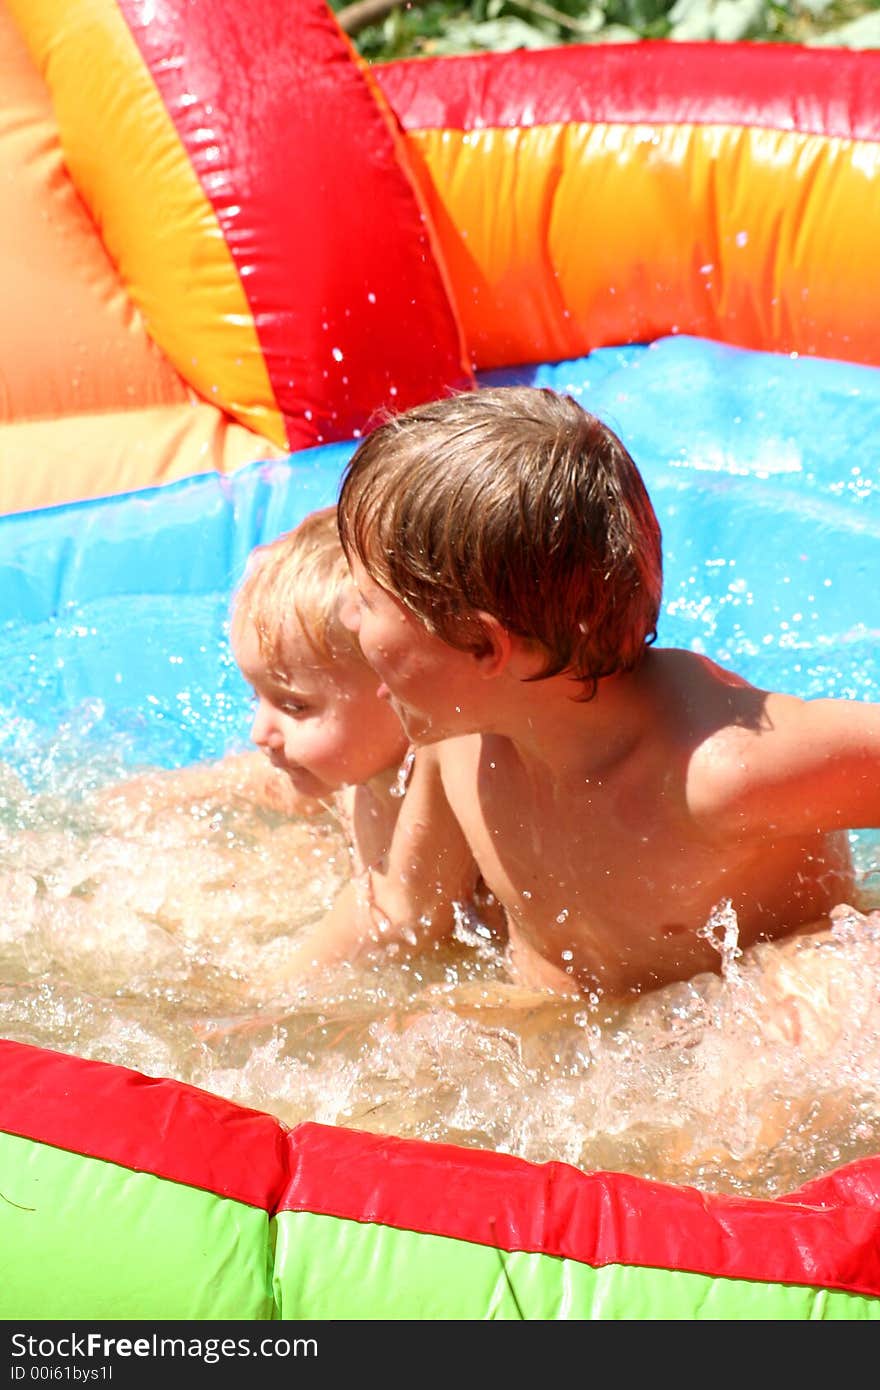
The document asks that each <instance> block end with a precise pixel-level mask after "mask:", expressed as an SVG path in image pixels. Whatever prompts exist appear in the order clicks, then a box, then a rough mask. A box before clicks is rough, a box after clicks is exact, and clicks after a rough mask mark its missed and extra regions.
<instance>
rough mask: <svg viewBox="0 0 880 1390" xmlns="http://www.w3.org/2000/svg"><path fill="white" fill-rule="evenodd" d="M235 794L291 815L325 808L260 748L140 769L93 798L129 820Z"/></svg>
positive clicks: (106, 812)
mask: <svg viewBox="0 0 880 1390" xmlns="http://www.w3.org/2000/svg"><path fill="white" fill-rule="evenodd" d="M232 800H238V801H245V802H247V803H248V804H249V805H253V806H262V807H265V808H267V809H269V810H273V811H279V812H281V813H283V814H286V815H291V816H294V815H300V816H309V815H314V814H316V812H319V811H321V810H323V809H324V808H323V807H322V806H321V803H320V802H318V801H315V800H314V799H313V798H312V797H308V796H302V795H301V794H300V793H299V792H297V791H296V790H295V788H294V787H293V785H292V783H291V781H290V778H289V777H287V775H286V774H285V773H283V772H281V771H280V770H279V769H278V768H275V767H272V765H271V763H269V762H267V760H266V758H265V756H264V755H263V754H262V753H257V752H247V753H238V754H230V755H228V756H227V757H225V758H222V759H221V760H220V761H219V762H216V763H199V764H196V765H194V766H192V767H182V768H177V769H174V770H171V771H165V770H157V771H155V772H144V773H140V774H139V775H138V776H136V777H130V778H128V779H127V780H126V781H125V782H119V783H117V784H116V785H114V786H112V787H106V788H104V789H103V790H102V791H100V792H98V793H96V794H95V796H94V798H93V804H94V805H95V806H96V808H97V809H98V810H100V811H101V812H102V813H103V814H104V815H109V816H112V817H114V818H117V819H119V818H121V819H122V820H123V822H124V823H128V822H129V821H130V819H131V817H132V816H135V817H137V816H138V815H155V814H157V813H158V812H164V811H169V810H172V811H185V810H186V809H187V808H188V807H190V806H192V805H193V804H195V803H204V802H229V801H232Z"/></svg>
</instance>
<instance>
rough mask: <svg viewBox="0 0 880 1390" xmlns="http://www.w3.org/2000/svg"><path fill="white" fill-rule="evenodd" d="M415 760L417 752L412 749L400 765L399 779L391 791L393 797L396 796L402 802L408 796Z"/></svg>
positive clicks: (396, 779) (397, 778) (398, 770)
mask: <svg viewBox="0 0 880 1390" xmlns="http://www.w3.org/2000/svg"><path fill="white" fill-rule="evenodd" d="M415 760H416V750H415V749H414V748H410V749H409V750H408V752H407V755H406V757H405V758H404V760H403V762H402V763H401V764H400V767H399V768H398V769H397V777H396V778H395V781H394V786H393V787H392V788H391V791H390V795H391V796H396V797H398V798H399V799H401V800H402V799H403V797H404V796H406V789H407V787H408V786H409V779H410V777H411V775H412V770H413V763H414V762H415Z"/></svg>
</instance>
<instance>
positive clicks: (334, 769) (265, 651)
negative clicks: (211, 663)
mask: <svg viewBox="0 0 880 1390" xmlns="http://www.w3.org/2000/svg"><path fill="white" fill-rule="evenodd" d="M349 588H350V575H349V571H348V565H347V563H346V560H345V556H344V554H343V552H342V548H341V546H340V543H339V536H338V532H337V528H336V509H335V508H334V507H327V508H325V509H323V510H321V511H318V512H314V513H312V514H311V515H310V516H308V517H307V518H306V519H305V520H304V521H303V522H302V523H301V524H300V525H299V526H297V527H296V528H295V529H294V530H293V531H291V532H289V533H287V534H285V535H282V536H281V537H279V538H278V539H277V540H275V541H273V542H272V543H271V544H269V545H265V546H261V547H258V548H257V549H256V550H255V551H254V552H253V554H252V555H251V557H250V559H249V562H248V566H247V569H246V572H245V576H244V579H243V580H242V582H241V585H240V586H239V588H238V590H237V592H236V594H235V598H234V602H233V609H232V618H231V629H230V636H231V642H232V650H233V654H234V656H235V660H236V662H237V664H238V666H239V668H240V670H241V672H242V675H243V676H244V678H245V680H246V681H247V682H248V684H249V685H250V687H251V689H252V691H253V697H254V704H255V708H254V716H253V723H252V727H251V739H252V741H253V742H254V743H255V744H256V746H257V748H258V749H259V750H260V751H259V752H258V753H249V754H243V755H241V756H237V757H231V758H227V759H224V760H223V761H222V762H221V763H219V764H214V765H212V766H209V767H199V768H192V769H185V770H183V771H181V772H175V773H167V774H152V775H148V776H146V777H144V778H138V779H134V780H133V781H131V782H129V783H126V784H124V785H123V786H121V787H118V788H114V789H113V790H112V791H111V792H109V793H107V794H106V796H105V797H104V809H105V811H108V812H109V813H110V814H111V815H113V816H114V818H116V819H118V818H119V817H120V815H121V814H122V813H123V811H124V812H125V818H126V822H127V823H130V821H131V818H132V814H134V815H136V814H137V808H140V810H141V813H142V814H144V815H146V816H148V817H152V816H154V815H155V814H156V813H157V812H161V811H164V810H166V809H168V808H169V807H174V808H177V809H180V808H181V806H182V805H184V804H186V805H187V806H191V807H193V808H194V809H196V810H199V809H200V806H199V803H201V804H202V807H203V806H204V803H205V802H206V801H207V802H211V801H215V802H216V801H217V800H222V801H223V802H224V804H230V802H232V801H234V800H237V801H240V802H246V803H247V804H249V805H258V806H267V807H270V808H272V809H274V810H278V811H281V812H284V813H288V814H307V815H308V814H312V813H313V812H314V811H315V810H320V809H322V808H327V809H330V810H332V811H333V812H334V813H335V814H336V815H337V816H338V818H339V819H340V820H341V821H342V824H343V827H344V829H345V831H346V834H347V836H348V839H349V843H350V846H351V856H352V866H351V867H352V879H351V882H350V883H349V884H348V885H347V886H346V887H345V888H343V890H342V893H341V895H340V898H339V899H338V901H337V903H336V904H335V905H334V908H333V909H331V911H330V913H329V914H328V915H327V916H326V917H325V918H324V919H323V920H322V921H321V922H320V923H319V924H318V925H317V926H316V927H315V928H313V929H310V930H308V931H307V932H303V933H302V935H301V938H297V941H296V945H295V947H294V948H293V950H292V951H291V952H289V953H288V955H287V957H286V960H285V968H284V975H285V980H284V981H282V980H279V979H277V978H273V980H272V981H271V985H272V988H273V990H276V991H277V989H278V988H279V987H280V986H283V984H284V983H285V982H286V981H289V982H291V983H293V984H296V983H299V982H300V981H302V980H303V979H304V977H305V976H306V975H308V974H309V973H310V972H311V971H313V970H314V969H316V968H320V967H323V966H327V965H331V964H333V963H334V962H336V961H339V960H342V959H346V960H347V959H351V958H353V957H354V956H355V955H357V954H358V952H360V951H361V950H363V949H369V948H370V947H371V946H372V945H373V944H375V943H377V942H381V943H383V944H384V943H385V942H387V941H390V940H393V939H395V936H396V934H395V932H394V931H393V930H390V929H389V926H388V924H387V923H385V922H384V921H381V920H380V919H379V918H377V917H376V916H375V914H373V915H371V914H370V913H368V912H367V913H366V914H364V913H360V914H359V912H358V903H359V895H363V894H364V892H365V884H366V879H365V874H366V872H367V870H368V869H370V868H372V869H373V870H376V871H379V870H380V869H381V868H382V866H383V863H384V858H385V855H386V854H387V851H388V848H389V845H390V843H391V839H392V835H393V831H394V825H395V822H396V820H397V815H398V811H399V808H400V805H401V792H402V789H403V781H402V779H403V771H402V765H404V764H409V763H411V762H412V758H409V759H408V758H407V751H408V747H409V742H408V739H407V737H406V734H405V733H404V731H403V728H402V726H401V724H400V721H399V719H398V718H397V715H396V714H395V712H394V710H393V709H392V708H391V707H390V705H389V704H388V703H387V702H386V701H382V700H379V699H377V687H378V679H377V677H376V675H375V673H374V672H373V671H372V669H371V668H370V667H369V666H368V665H367V663H366V661H365V660H364V657H363V655H362V653H361V651H360V648H359V646H358V642H357V638H356V637H355V636H354V635H353V634H352V633H351V632H350V631H349V630H348V629H347V628H346V627H345V626H344V625H343V623H342V622H341V620H340V605H341V604H342V602H343V601H344V599H345V598H346V594H347V591H348V589H349ZM267 760H268V761H267ZM404 770H405V769H404ZM409 776H410V780H411V781H412V782H413V783H414V784H415V785H416V786H417V787H418V785H419V780H420V770H419V768H418V767H417V766H416V767H414V768H412V770H411V771H410V772H409ZM198 824H199V825H201V824H202V819H199V820H198ZM349 899H351V902H349ZM401 935H402V936H406V937H407V938H408V939H409V938H411V939H413V940H415V939H416V938H415V936H414V934H413V933H412V932H411V931H410V930H409V929H408V928H407V929H406V930H405V931H404V932H402V933H401ZM420 935H422V936H428V937H430V935H431V933H430V932H429V931H422V932H421V933H420Z"/></svg>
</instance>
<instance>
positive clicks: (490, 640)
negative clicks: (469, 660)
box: [475, 611, 513, 680]
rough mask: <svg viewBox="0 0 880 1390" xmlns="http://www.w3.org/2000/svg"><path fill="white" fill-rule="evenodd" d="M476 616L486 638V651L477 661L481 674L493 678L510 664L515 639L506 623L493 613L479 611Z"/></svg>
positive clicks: (487, 678)
mask: <svg viewBox="0 0 880 1390" xmlns="http://www.w3.org/2000/svg"><path fill="white" fill-rule="evenodd" d="M476 617H477V620H478V621H479V624H480V627H481V628H482V629H483V633H484V636H485V638H486V651H484V652H483V653H481V655H480V656H478V657H475V661H476V663H477V667H478V669H479V672H480V675H481V676H483V677H484V679H486V680H491V678H492V677H493V676H500V675H501V672H502V671H504V670H505V668H506V667H507V666H508V665H509V664H510V659H511V657H512V656H513V641H512V638H511V636H510V633H509V632H508V631H507V628H506V627H505V626H504V624H503V623H501V622H499V621H498V619H497V618H494V617H493V616H492V614H491V613H483V612H482V611H478V612H477V614H476Z"/></svg>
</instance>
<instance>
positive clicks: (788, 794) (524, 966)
mask: <svg viewBox="0 0 880 1390" xmlns="http://www.w3.org/2000/svg"><path fill="white" fill-rule="evenodd" d="M339 523H340V533H341V537H342V543H343V546H344V548H345V551H346V553H347V555H348V559H349V563H350V565H351V569H352V572H353V575H354V579H355V584H356V589H357V594H358V604H357V607H356V608H354V609H351V610H349V612H348V613H347V619H346V620H347V621H348V623H349V625H350V626H352V628H353V629H356V630H357V632H358V635H359V640H360V644H361V648H362V650H363V652H364V655H365V656H366V658H367V660H368V661H369V662H370V664H371V666H372V667H373V669H374V670H375V671H376V673H377V674H378V675H379V677H380V678H381V681H382V685H381V686H380V693H381V694H382V695H384V696H386V697H388V699H389V700H390V703H391V704H392V706H393V708H394V709H396V710H397V712H398V714H399V715H400V718H401V721H402V723H403V726H404V728H405V730H406V732H407V734H408V736H409V738H410V739H411V740H412V741H413V742H414V743H415V744H417V745H419V746H420V751H419V759H420V762H421V771H422V781H421V784H420V787H419V788H418V791H417V792H411V793H410V794H409V795H408V796H407V799H406V802H405V803H404V808H403V811H402V813H401V818H400V820H399V822H398V825H397V831H396V834H395V844H394V850H393V853H392V855H391V856H390V858H389V860H388V862H387V865H386V866H385V867H384V868H383V869H382V871H379V872H375V873H374V874H373V876H372V878H373V911H374V912H379V913H381V914H382V915H383V917H384V918H386V919H387V920H389V921H390V922H392V923H393V924H395V926H396V928H397V929H398V930H399V929H400V926H401V924H402V923H404V922H407V921H409V922H412V921H418V920H421V921H425V920H430V921H431V923H432V929H433V930H434V931H437V932H439V931H440V930H441V929H442V923H443V919H444V917H446V918H448V913H449V907H448V904H449V902H450V900H452V899H454V898H455V897H457V896H458V895H459V894H460V893H461V891H462V885H461V882H460V875H461V873H462V872H463V871H464V869H465V867H466V866H467V865H468V863H469V858H470V856H473V858H474V859H475V860H476V863H477V865H478V867H479V870H480V871H481V873H482V875H483V877H484V879H485V881H486V883H487V885H488V887H489V889H490V890H491V891H492V893H494V895H495V896H496V898H497V899H499V900H500V903H501V904H502V906H503V908H504V909H505V910H506V914H507V919H508V928H509V934H510V959H511V965H512V967H513V969H514V970H515V971H516V972H517V973H518V975H519V977H520V978H521V979H522V980H523V981H525V982H528V983H531V984H536V985H538V986H541V987H545V986H546V987H550V988H554V989H559V990H562V991H565V992H573V991H574V990H578V991H581V992H584V993H587V994H589V993H592V992H594V991H598V992H605V993H606V994H611V995H622V994H625V993H627V992H631V991H638V990H641V989H644V988H648V987H653V986H658V985H662V984H664V983H666V982H669V981H673V980H677V979H684V978H687V977H689V976H691V975H694V974H696V973H697V972H700V971H703V970H713V969H717V967H718V964H719V955H718V943H717V940H714V939H713V938H714V935H715V933H714V929H713V926H712V923H713V921H715V920H717V918H718V914H719V913H721V914H722V915H723V914H724V913H725V912H727V914H728V917H729V914H730V911H731V909H732V911H733V912H735V914H736V917H735V922H736V927H737V929H738V944H739V947H740V948H745V947H748V946H749V945H751V944H752V943H753V942H756V941H758V940H762V939H767V938H772V937H775V936H778V935H781V934H784V933H788V932H791V931H793V930H794V929H796V928H800V927H804V926H805V925H806V924H812V923H815V922H817V920H818V921H821V920H822V919H823V917H824V916H825V914H827V913H828V911H829V910H830V909H831V908H832V907H833V906H834V905H835V904H837V903H840V902H842V901H843V900H845V899H847V898H848V897H849V895H850V894H851V892H852V889H853V870H852V866H851V862H850V855H849V848H848V839H847V835H846V829H847V828H855V827H859V826H871V825H877V824H880V775H878V774H880V707H878V706H876V705H869V704H858V703H853V702H850V701H835V700H816V701H812V702H806V701H803V700H800V699H795V698H793V697H790V696H787V695H783V694H776V693H774V692H770V691H766V690H760V689H757V688H755V687H754V686H751V685H750V684H748V682H746V681H745V680H743V679H742V678H740V677H739V676H737V675H735V674H734V673H733V672H730V671H727V670H723V669H722V668H721V667H720V666H717V665H716V664H714V663H713V662H711V661H709V660H707V659H706V658H704V657H702V656H698V655H696V654H694V653H692V652H687V651H678V650H672V649H664V650H661V649H657V648H656V647H653V646H652V645H651V644H652V643H653V641H654V637H655V631H656V624H657V618H658V613H659V607H660V599H661V585H662V570H661V540H660V529H659V526H658V523H657V519H656V516H655V514H654V511H653V508H652V506H651V502H650V499H649V497H648V494H647V491H646V489H645V486H644V483H643V481H642V478H641V476H640V475H639V472H638V469H637V468H636V466H635V464H634V462H633V460H632V459H631V458H630V456H629V454H628V453H627V451H626V449H625V448H624V446H623V445H622V444H621V442H620V440H619V439H618V438H617V437H616V436H615V435H614V434H613V433H612V432H611V431H610V430H609V429H608V428H607V427H606V426H604V425H603V424H602V423H601V422H600V421H599V420H597V419H595V418H594V417H593V416H591V415H589V414H587V413H586V412H585V411H584V410H582V409H581V407H580V406H579V405H577V404H576V403H575V402H574V401H573V400H571V399H570V398H568V397H565V396H560V395H557V394H555V393H553V392H550V391H544V390H538V389H534V388H526V387H523V388H514V387H511V388H501V389H495V390H483V391H477V392H474V393H471V394H468V395H462V396H458V397H454V398H451V399H448V400H444V401H440V402H436V403H433V404H430V405H427V406H425V407H422V408H417V409H415V410H411V411H409V412H407V413H405V414H403V415H401V416H399V417H397V418H395V419H392V420H390V421H389V422H388V423H386V424H384V425H382V426H381V427H380V428H378V429H377V430H375V431H374V432H373V433H372V434H371V435H369V436H368V437H367V439H366V440H365V441H364V442H363V443H362V444H361V445H360V447H359V448H358V450H357V451H356V453H355V454H354V456H353V458H352V460H351V462H350V464H349V466H348V469H347V472H346V475H345V478H344V481H343V487H342V491H341V495H340V502H339ZM728 905H729V906H728Z"/></svg>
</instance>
